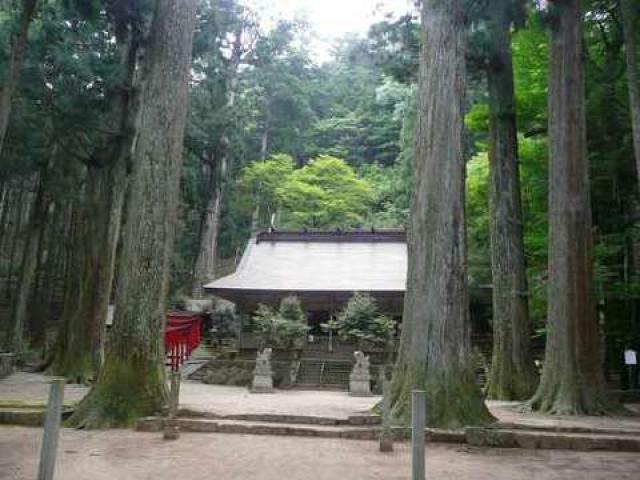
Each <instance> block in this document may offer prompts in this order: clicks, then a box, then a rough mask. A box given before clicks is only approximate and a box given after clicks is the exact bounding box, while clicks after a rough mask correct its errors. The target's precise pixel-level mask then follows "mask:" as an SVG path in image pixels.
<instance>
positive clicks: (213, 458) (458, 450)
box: [0, 427, 640, 480]
mask: <svg viewBox="0 0 640 480" xmlns="http://www.w3.org/2000/svg"><path fill="white" fill-rule="evenodd" d="M41 433H42V431H41V430H40V429H36V428H24V427H0V479H2V480H31V479H33V478H35V477H36V473H37V459H38V448H39V444H40V437H41ZM58 452H59V453H58V463H57V467H56V478H57V479H60V480H87V479H91V480H107V479H108V480H147V479H148V480H175V479H188V480H211V479H229V480H245V479H246V480H282V479H283V478H286V479H287V480H341V479H344V480H373V479H378V480H383V479H384V480H396V479H397V480H400V479H402V480H406V479H408V478H409V476H410V451H409V446H408V444H400V445H396V449H395V451H394V452H393V453H390V454H381V453H379V452H378V451H377V444H376V443H375V442H359V441H352V440H334V439H317V438H299V437H295V438H294V437H268V436H247V435H222V434H182V436H181V437H180V439H179V440H177V441H175V442H165V441H163V440H162V438H161V435H160V434H153V433H137V432H133V431H129V430H111V431H97V432H96V431H92V432H87V431H78V430H68V429H65V430H63V431H62V434H61V438H60V444H59V449H58ZM426 465H427V478H428V479H429V480H436V479H437V480H444V479H447V480H485V479H486V480H489V479H491V480H521V479H522V480H525V479H526V480H534V479H535V480H546V479H558V480H561V479H562V480H564V479H572V478H580V479H582V480H596V479H617V480H623V479H633V480H637V479H638V478H639V473H638V472H640V455H638V454H633V453H607V452H570V451H560V450H553V451H550V450H549V451H543V450H536V451H531V450H516V449H514V450H500V449H478V448H471V447H467V446H462V445H458V446H454V445H444V444H428V445H427V451H426Z"/></svg>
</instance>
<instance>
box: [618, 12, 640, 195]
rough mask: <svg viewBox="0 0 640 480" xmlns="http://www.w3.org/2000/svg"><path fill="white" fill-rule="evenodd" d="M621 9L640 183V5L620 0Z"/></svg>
mask: <svg viewBox="0 0 640 480" xmlns="http://www.w3.org/2000/svg"><path fill="white" fill-rule="evenodd" d="M620 9H621V13H622V28H623V31H624V52H625V61H626V67H627V88H628V91H629V110H630V113H631V128H632V131H633V149H634V153H635V158H636V172H637V175H638V182H639V183H640V83H639V82H640V78H639V77H638V58H637V53H636V42H637V38H636V37H637V34H636V24H637V22H638V11H639V10H640V7H639V6H638V4H637V2H636V1H635V0H620Z"/></svg>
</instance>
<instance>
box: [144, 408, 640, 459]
mask: <svg viewBox="0 0 640 480" xmlns="http://www.w3.org/2000/svg"><path fill="white" fill-rule="evenodd" d="M285 417H286V418H282V417H280V416H273V417H271V418H268V417H265V416H253V417H252V416H248V415H247V416H244V418H245V419H240V418H236V419H232V418H228V417H227V418H189V417H182V416H180V417H178V419H177V420H176V422H177V425H178V427H179V428H180V430H181V431H183V432H197V433H233V434H248V435H284V436H304V437H324V438H341V439H352V440H378V438H379V436H380V430H381V427H380V425H354V424H343V423H330V422H329V421H326V419H325V420H323V421H325V422H326V423H317V424H313V423H311V422H310V421H309V420H308V418H301V417H294V416H285ZM261 420H262V421H261ZM264 420H268V421H264ZM165 421H166V419H165V418H163V417H147V418H143V419H141V420H140V421H139V422H138V424H137V427H136V429H137V430H138V431H146V432H160V431H162V429H163V427H164V422H165ZM318 421H319V422H320V420H318ZM392 432H393V436H394V439H395V440H396V441H407V440H409V439H410V436H411V435H410V429H409V428H406V427H393V428H392ZM425 435H426V438H427V440H428V441H430V442H446V443H467V444H469V445H473V446H479V447H497V448H526V449H553V450H555V449H559V450H579V451H590V450H600V451H616V452H640V435H635V434H631V433H629V432H626V433H618V434H615V435H614V434H602V433H567V432H554V431H542V430H524V429H522V428H514V429H505V428H495V427H489V428H479V427H469V428H466V429H465V430H453V431H452V430H441V429H433V428H427V429H425Z"/></svg>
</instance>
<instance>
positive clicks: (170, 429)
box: [162, 371, 180, 440]
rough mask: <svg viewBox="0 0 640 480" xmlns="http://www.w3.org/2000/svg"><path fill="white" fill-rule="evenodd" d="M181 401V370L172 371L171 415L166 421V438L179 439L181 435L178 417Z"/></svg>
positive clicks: (164, 430) (164, 436) (164, 435)
mask: <svg viewBox="0 0 640 480" xmlns="http://www.w3.org/2000/svg"><path fill="white" fill-rule="evenodd" d="M179 403H180V372H179V371H177V372H171V390H169V415H168V418H167V420H166V421H165V425H164V429H163V435H162V436H163V438H164V439H165V440H177V439H178V437H179V436H180V432H179V429H178V425H177V421H176V417H177V416H178V405H179Z"/></svg>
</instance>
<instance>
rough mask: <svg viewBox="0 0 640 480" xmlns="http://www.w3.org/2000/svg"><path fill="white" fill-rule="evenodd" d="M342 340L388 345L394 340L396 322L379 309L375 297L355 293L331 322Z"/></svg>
mask: <svg viewBox="0 0 640 480" xmlns="http://www.w3.org/2000/svg"><path fill="white" fill-rule="evenodd" d="M329 325H330V326H331V328H334V329H335V330H336V331H337V333H338V336H339V337H340V338H341V339H342V340H347V341H356V342H358V343H359V344H361V343H363V342H368V343H370V344H373V345H378V346H382V347H386V346H388V345H389V344H391V343H392V342H393V337H394V334H395V322H394V321H393V320H392V319H391V318H389V317H387V316H385V315H381V314H380V312H379V311H378V305H377V304H376V301H375V299H374V298H373V297H372V296H371V295H369V294H367V293H355V294H354V295H353V296H352V297H351V298H350V299H349V302H348V303H347V305H346V306H345V308H344V310H343V311H342V312H341V313H340V315H338V318H337V319H336V320H334V321H332V322H330V324H329Z"/></svg>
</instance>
